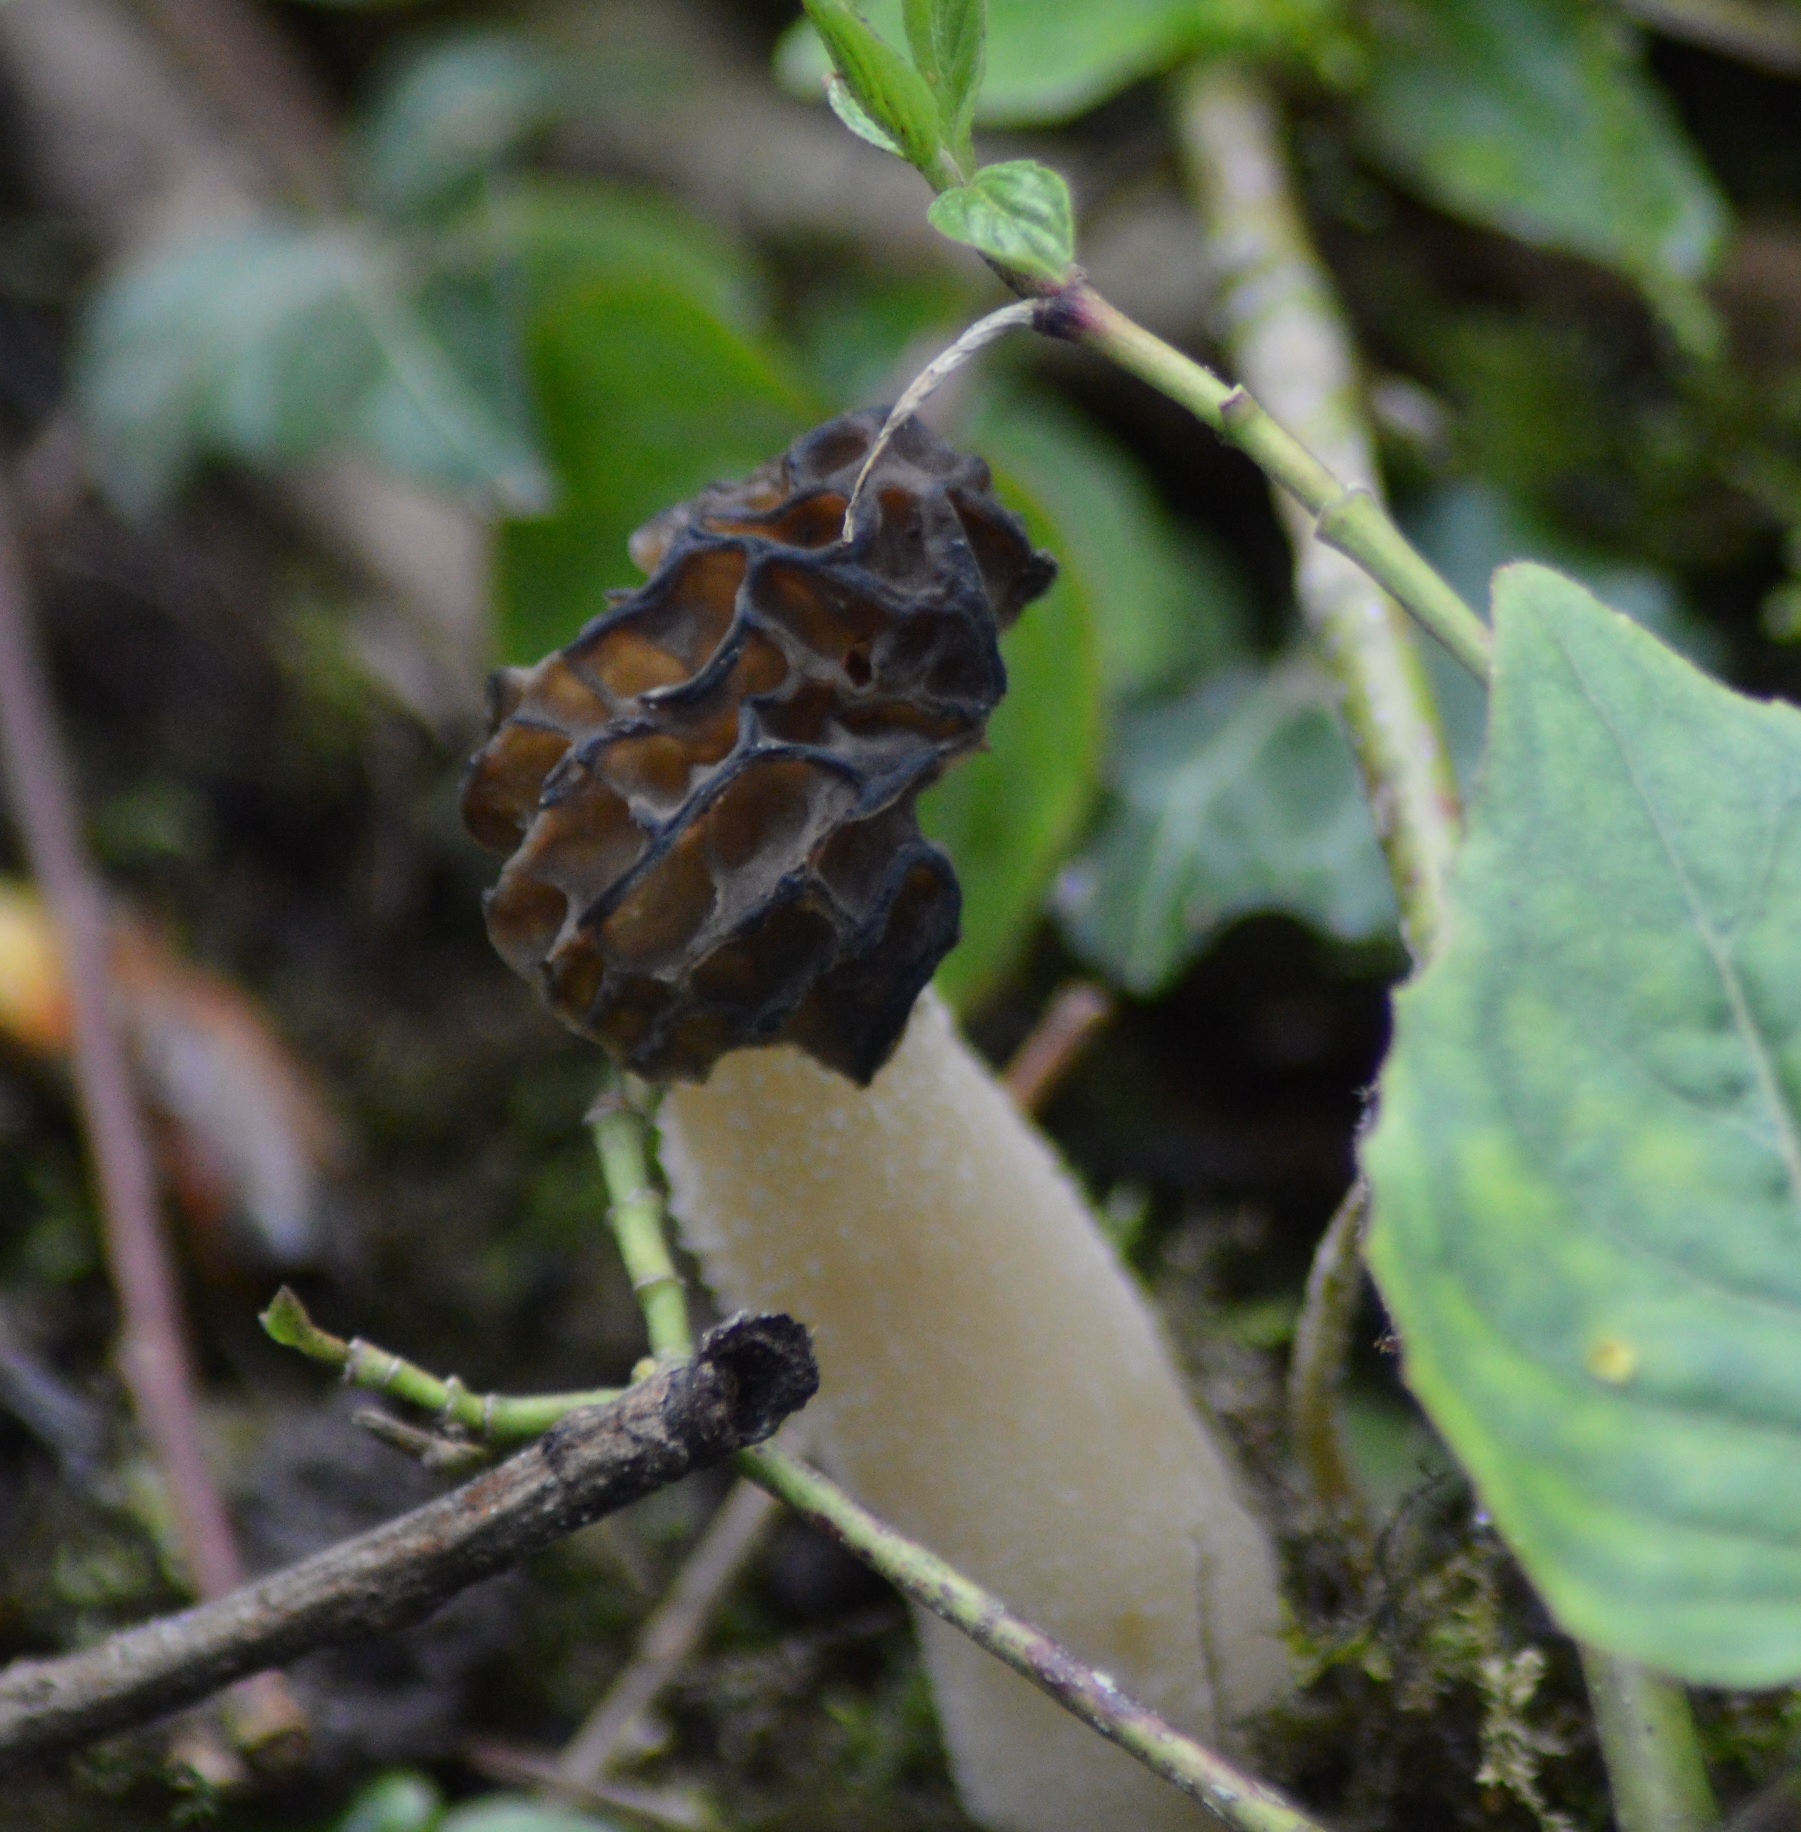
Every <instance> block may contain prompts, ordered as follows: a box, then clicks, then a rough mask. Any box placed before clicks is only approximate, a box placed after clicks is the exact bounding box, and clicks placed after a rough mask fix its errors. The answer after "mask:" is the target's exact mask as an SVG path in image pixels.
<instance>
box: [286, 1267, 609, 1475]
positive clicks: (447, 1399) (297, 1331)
mask: <svg viewBox="0 0 1801 1832" xmlns="http://www.w3.org/2000/svg"><path fill="white" fill-rule="evenodd" d="M261 1322H262V1326H263V1328H264V1329H265V1330H267V1331H268V1333H269V1334H270V1336H271V1337H273V1339H274V1340H275V1341H277V1342H279V1343H280V1344H281V1345H282V1347H283V1348H286V1349H295V1350H297V1351H298V1352H299V1353H300V1354H302V1355H305V1356H306V1357H307V1358H308V1359H309V1360H311V1361H317V1362H322V1363H323V1364H324V1365H325V1366H326V1367H329V1368H336V1369H337V1370H338V1373H339V1375H340V1376H341V1378H342V1379H343V1381H344V1384H345V1385H346V1386H349V1387H360V1388H361V1389H362V1390H363V1391H364V1392H365V1393H379V1394H381V1395H383V1396H384V1397H385V1398H388V1399H397V1400H401V1401H403V1402H404V1403H405V1404H406V1405H409V1406H417V1407H418V1408H419V1410H420V1411H421V1412H429V1413H430V1414H432V1416H433V1417H434V1418H436V1419H437V1420H438V1421H439V1422H440V1423H441V1424H444V1425H454V1426H456V1427H457V1428H458V1429H459V1430H461V1431H466V1432H468V1433H469V1434H470V1435H471V1436H473V1437H474V1438H476V1439H478V1440H479V1441H480V1442H482V1443H484V1444H520V1443H524V1442H526V1441H527V1440H528V1439H530V1438H535V1437H537V1436H538V1435H539V1434H540V1433H541V1432H545V1431H548V1430H549V1429H550V1428H551V1426H552V1425H554V1424H555V1423H556V1422H557V1421H558V1420H559V1419H561V1418H565V1417H567V1416H568V1415H569V1414H570V1413H571V1412H574V1411H576V1410H578V1409H579V1408H580V1407H583V1406H605V1405H608V1404H610V1403H611V1402H612V1401H613V1400H616V1399H617V1398H618V1397H619V1392H618V1390H617V1389H616V1388H609V1387H596V1388H594V1389H593V1390H591V1391H589V1392H584V1393H533V1394H527V1395H523V1396H514V1395H511V1394H504V1393H471V1392H470V1391H469V1389H468V1388H467V1387H465V1386H464V1385H463V1383H462V1382H461V1381H460V1380H458V1379H457V1377H456V1376H455V1375H454V1374H452V1375H450V1376H448V1377H447V1378H444V1379H440V1378H439V1377H438V1376H437V1375H435V1374H428V1373H427V1372H426V1371H425V1369H423V1368H422V1367H419V1366H418V1365H417V1364H416V1363H414V1362H411V1361H407V1360H404V1359H403V1358H402V1357H401V1356H399V1355H396V1354H393V1353H392V1352H391V1351H390V1350H388V1349H378V1348H374V1347H372V1346H371V1345H370V1344H369V1343H367V1342H364V1341H362V1340H361V1339H360V1338H358V1337H353V1338H352V1339H351V1340H350V1341H348V1342H346V1341H345V1340H344V1339H343V1338H342V1337H341V1336H334V1335H332V1334H331V1332H330V1331H329V1330H322V1329H321V1328H320V1327H319V1326H318V1324H316V1323H315V1322H314V1321H313V1320H312V1318H311V1317H309V1316H308V1315H307V1313H306V1307H305V1306H304V1305H303V1304H302V1303H301V1302H300V1300H299V1298H297V1297H296V1296H295V1295H294V1293H293V1292H292V1291H291V1290H290V1289H289V1288H288V1287H287V1286H286V1285H284V1286H282V1288H281V1290H279V1291H278V1292H277V1293H276V1294H275V1296H274V1297H273V1298H272V1299H271V1300H270V1302H269V1308H268V1309H267V1310H266V1311H264V1312H263V1314H262V1318H261Z"/></svg>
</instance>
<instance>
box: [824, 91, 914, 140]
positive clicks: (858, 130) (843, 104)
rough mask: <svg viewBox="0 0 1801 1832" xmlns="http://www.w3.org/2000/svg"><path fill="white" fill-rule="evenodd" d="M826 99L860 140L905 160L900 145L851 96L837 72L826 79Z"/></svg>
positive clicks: (834, 112) (839, 117) (833, 110)
mask: <svg viewBox="0 0 1801 1832" xmlns="http://www.w3.org/2000/svg"><path fill="white" fill-rule="evenodd" d="M825 99H826V101H827V103H828V104H829V105H830V107H831V110H832V113H833V114H835V115H836V116H837V117H838V119H839V120H840V121H842V122H843V123H844V125H845V126H846V127H848V128H849V129H850V130H851V132H852V133H853V134H855V135H856V136H857V138H858V139H859V140H864V141H867V142H868V143H869V145H871V146H873V147H877V148H879V149H880V150H881V151H882V152H884V153H892V154H893V155H894V156H895V158H896V159H905V158H906V156H907V155H906V154H905V153H904V152H903V151H902V150H901V148H900V147H899V145H897V144H896V142H895V141H894V140H893V139H892V138H891V137H890V136H889V135H887V134H885V133H884V132H883V131H882V130H881V128H879V127H877V126H876V124H875V123H874V122H873V121H872V120H870V118H869V116H868V115H866V114H865V113H864V112H863V110H862V109H861V108H860V107H859V106H858V104H857V98H856V97H855V96H854V95H852V94H851V90H850V84H849V83H847V82H846V81H845V80H844V78H843V77H841V76H840V75H839V74H838V72H837V71H836V70H834V71H832V72H831V73H830V74H829V75H828V76H827V77H826V79H825Z"/></svg>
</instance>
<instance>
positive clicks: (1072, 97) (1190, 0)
mask: <svg viewBox="0 0 1801 1832" xmlns="http://www.w3.org/2000/svg"><path fill="white" fill-rule="evenodd" d="M860 10H861V11H862V12H863V14H864V15H865V16H866V17H867V19H868V20H869V22H870V24H871V25H873V26H874V27H875V29H876V30H877V31H878V32H880V33H881V34H882V35H883V36H884V37H885V38H886V39H887V40H888V42H889V43H890V44H900V43H902V42H904V32H903V25H902V19H901V12H902V0H868V4H867V5H865V6H863V7H862V8H861V9H860ZM1340 12H1341V8H1340V6H1339V4H1338V0H1110V3H1109V4H1108V5H1105V6H1097V5H1095V4H1093V0H990V4H989V8H988V74H987V80H986V81H985V82H984V84H983V85H982V94H981V99H980V100H979V101H978V102H977V104H976V122H977V124H978V125H979V126H986V127H1024V126H1037V125H1042V124H1044V123H1046V122H1056V121H1068V120H1071V119H1073V118H1074V117H1075V116H1077V115H1079V114H1082V113H1084V112H1086V111H1087V110H1088V109H1090V108H1093V107H1094V106H1095V105H1096V104H1097V103H1099V102H1104V101H1106V100H1107V99H1108V97H1110V96H1112V95H1115V94H1117V93H1118V91H1119V90H1121V89H1123V88H1125V87H1126V85H1127V84H1129V83H1134V82H1137V81H1139V80H1140V79H1141V78H1143V77H1147V76H1154V75H1156V74H1157V73H1158V72H1159V71H1162V70H1167V69H1168V68H1169V67H1170V65H1171V64H1173V63H1174V62H1176V61H1177V60H1178V59H1180V58H1183V57H1188V56H1192V55H1194V54H1196V53H1208V54H1214V55H1218V54H1221V53H1227V54H1246V55H1253V56H1256V55H1269V54H1272V53H1273V54H1277V55H1281V54H1292V53H1296V52H1306V51H1310V50H1316V49H1320V48H1323V47H1326V46H1328V45H1331V44H1333V43H1334V42H1336V40H1337V38H1338V35H1339V33H1340V32H1341V31H1342V27H1341V25H1340ZM776 68H777V71H778V73H779V74H780V76H781V78H782V80H783V81H784V82H785V83H786V84H787V85H788V87H789V88H790V89H792V90H793V91H794V92H795V93H796V94H800V95H817V94H818V93H819V90H820V85H821V83H822V82H823V81H824V80H825V75H826V71H827V68H828V65H827V62H826V58H825V52H824V49H823V47H822V46H821V45H820V43H819V40H818V38H817V36H816V35H815V34H814V32H813V31H812V29H811V28H810V27H809V26H805V25H802V24H796V25H795V26H794V27H793V28H792V29H791V31H790V32H789V34H788V35H787V37H786V38H785V39H784V40H783V42H782V46H781V49H780V51H779V53H778V54H777V60H776Z"/></svg>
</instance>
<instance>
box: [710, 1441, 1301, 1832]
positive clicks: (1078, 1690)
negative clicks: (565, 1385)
mask: <svg viewBox="0 0 1801 1832" xmlns="http://www.w3.org/2000/svg"><path fill="white" fill-rule="evenodd" d="M737 1466H738V1468H739V1469H740V1470H741V1471H742V1472H743V1473H744V1474H745V1475H747V1476H749V1477H750V1479H751V1480H752V1481H753V1482H757V1483H761V1484H762V1485H763V1487H765V1488H767V1489H768V1490H769V1492H770V1493H771V1494H772V1495H777V1496H779V1497H780V1498H781V1499H782V1500H783V1501H785V1502H786V1503H787V1504H788V1506H789V1507H790V1508H792V1509H793V1510H794V1512H795V1513H796V1514H798V1515H799V1516H800V1517H801V1519H802V1520H804V1521H806V1523H807V1524H808V1525H809V1526H810V1527H813V1528H814V1529H815V1530H816V1531H818V1532H820V1533H823V1534H824V1535H825V1536H826V1537H827V1538H828V1539H831V1540H835V1541H836V1542H837V1543H838V1544H839V1545H841V1546H843V1547H844V1549H845V1550H846V1551H847V1552H849V1553H850V1554H851V1555H852V1556H853V1557H855V1558H858V1559H861V1560H862V1562H863V1563H864V1564H866V1565H868V1566H869V1567H870V1568H871V1570H873V1571H877V1572H880V1573H881V1575H882V1576H883V1577H885V1578H886V1579H887V1580H888V1581H889V1583H891V1584H892V1585H894V1587H895V1588H896V1589H897V1590H899V1591H900V1592H901V1593H902V1595H903V1596H907V1597H910V1598H911V1599H912V1600H913V1601H914V1602H915V1603H918V1604H919V1605H921V1607H923V1608H925V1609H929V1610H930V1611H931V1612H932V1613H933V1614H934V1615H935V1616H940V1617H942V1618H943V1619H944V1620H945V1621H946V1622H948V1623H949V1624H950V1625H951V1626H952V1627H953V1628H956V1629H961V1630H962V1632H963V1633H964V1634H966V1635H967V1636H969V1638H970V1639H971V1640H972V1641H974V1642H975V1643H976V1644H977V1645H978V1646H980V1647H984V1648H986V1649H987V1650H988V1652H989V1653H991V1654H993V1655H994V1656H996V1658H997V1659H1000V1660H1002V1661H1004V1662H1005V1663H1006V1664H1007V1665H1008V1666H1010V1667H1011V1668H1012V1669H1013V1671H1014V1672H1016V1673H1018V1674H1021V1675H1022V1676H1023V1677H1024V1678H1026V1679H1029V1680H1030V1681H1031V1682H1032V1684H1033V1685H1035V1686H1037V1687H1038V1689H1039V1690H1040V1691H1041V1692H1044V1693H1046V1694H1048V1695H1049V1696H1050V1697H1051V1698H1054V1699H1055V1700H1056V1701H1057V1703H1058V1704H1060V1705H1061V1706H1062V1707H1063V1708H1064V1710H1065V1711H1068V1712H1071V1713H1073V1714H1074V1715H1075V1716H1076V1717H1079V1718H1080V1719H1081V1720H1082V1722H1083V1723H1085V1724H1087V1725H1088V1726H1089V1728H1090V1729H1092V1730H1097V1731H1099V1732H1100V1734H1101V1735H1102V1736H1104V1737H1106V1738H1107V1739H1108V1740H1109V1741H1110V1742H1114V1743H1117V1744H1118V1745H1119V1746H1120V1748H1121V1749H1124V1750H1126V1751H1127V1752H1129V1753H1130V1754H1131V1755H1134V1756H1136V1757H1137V1758H1138V1760H1139V1761H1140V1762H1142V1763H1143V1764H1144V1765H1145V1766H1146V1767H1147V1768H1149V1769H1151V1770H1152V1771H1153V1772H1154V1773H1156V1774H1159V1775H1161V1776H1162V1777H1163V1778H1164V1780H1165V1781H1168V1782H1171V1783H1173V1784H1174V1785H1175V1786H1176V1787H1178V1788H1180V1789H1181V1790H1182V1792H1183V1793H1185V1794H1187V1795H1189V1796H1190V1797H1191V1798H1192V1799H1195V1800H1198V1801H1200V1802H1201V1804H1202V1805H1203V1806H1205V1807H1207V1808H1209V1809H1210V1810H1211V1811H1212V1812H1213V1813H1215V1814H1216V1815H1217V1816H1218V1817H1219V1818H1221V1819H1223V1820H1224V1821H1225V1822H1226V1824H1227V1825H1229V1826H1233V1827H1236V1828H1238V1832H1321V1828H1320V1826H1319V1823H1318V1822H1317V1821H1316V1820H1313V1819H1311V1818H1309V1817H1308V1815H1307V1814H1305V1813H1304V1812H1302V1811H1301V1809H1300V1808H1299V1807H1297V1806H1295V1805H1294V1804H1293V1802H1292V1801H1290V1800H1288V1799H1287V1798H1286V1797H1285V1796H1283V1795H1282V1794H1280V1793H1279V1792H1278V1791H1277V1790H1276V1789H1275V1788H1273V1787H1270V1786H1269V1785H1268V1784H1267V1783H1266V1782H1262V1781H1259V1780H1258V1779H1257V1778H1256V1777H1255V1776H1253V1775H1247V1774H1246V1773H1245V1772H1244V1771H1243V1770H1242V1769H1239V1768H1236V1767H1234V1766H1233V1764H1232V1763H1230V1762H1228V1761H1227V1760H1226V1759H1225V1758H1224V1757H1223V1756H1220V1755H1217V1754H1215V1752H1214V1751H1212V1750H1210V1749H1208V1748H1206V1747H1205V1745H1203V1744H1200V1743H1197V1742H1196V1741H1195V1740H1194V1739H1193V1738H1192V1737H1188V1736H1184V1735H1183V1734H1182V1733H1181V1732H1180V1731H1179V1730H1176V1729H1175V1728H1173V1727H1172V1726H1171V1725H1169V1724H1167V1723H1165V1722H1164V1721H1163V1719H1162V1718H1160V1717H1158V1716H1157V1714H1156V1713H1155V1712H1153V1711H1150V1710H1148V1709H1147V1708H1146V1707H1145V1706H1143V1705H1140V1704H1138V1703H1137V1702H1136V1701H1135V1700H1133V1699H1130V1698H1128V1697H1127V1696H1126V1694H1125V1693H1124V1692H1122V1691H1121V1690H1120V1688H1119V1687H1118V1686H1117V1685H1115V1684H1114V1682H1113V1681H1112V1680H1111V1679H1109V1678H1108V1677H1107V1675H1106V1674H1105V1673H1101V1672H1097V1671H1096V1670H1095V1669H1094V1668H1093V1667H1091V1666H1089V1665H1088V1664H1087V1663H1086V1662H1084V1661H1081V1660H1078V1659H1077V1658H1076V1656H1075V1655H1074V1654H1072V1653H1070V1652H1069V1650H1068V1649H1067V1648H1064V1647H1061V1646H1059V1645H1058V1643H1056V1642H1055V1641H1053V1640H1052V1639H1051V1638H1050V1636H1049V1635H1047V1634H1045V1633H1044V1632H1043V1631H1042V1630H1040V1629H1036V1628H1034V1627H1032V1625H1031V1624H1030V1623H1029V1622H1026V1621H1023V1620H1022V1619H1021V1618H1020V1617H1018V1616H1016V1615H1014V1614H1012V1612H1011V1611H1009V1610H1008V1608H1007V1607H1006V1605H1005V1604H1004V1603H1002V1601H1001V1600H1000V1598H999V1597H997V1596H995V1595H994V1594H993V1592H991V1591H987V1590H984V1589H983V1588H982V1587H981V1586H980V1585H979V1584H976V1583H974V1582H973V1581H972V1580H970V1579H969V1578H966V1577H964V1576H963V1575H962V1573H961V1572H958V1571H955V1570H953V1569H952V1568H951V1567H950V1566H949V1565H947V1564H945V1562H944V1561H943V1560H942V1559H940V1558H938V1557H936V1556H935V1555H934V1554H932V1553H930V1552H928V1551H927V1550H926V1549H925V1547H923V1546H921V1545H917V1544H915V1543H914V1542H913V1541H912V1540H909V1539H907V1538H905V1537H904V1536H903V1535H902V1534H899V1533H897V1532H895V1530H894V1529H893V1528H892V1527H889V1526H887V1525H885V1524H884V1523H883V1522H882V1521H880V1520H878V1519H877V1518H876V1517H875V1515H873V1514H872V1513H870V1512H869V1510H868V1509H867V1508H865V1507H862V1506H861V1505H860V1504H859V1503H857V1502H855V1501H853V1500H852V1499H851V1498H850V1496H848V1495H847V1494H845V1492H844V1491H843V1490H842V1489H841V1488H839V1487H837V1486H836V1484H834V1483H831V1482H828V1481H827V1480H826V1478H825V1477H824V1476H822V1475H820V1474H819V1473H818V1472H817V1471H815V1470H811V1469H809V1468H808V1467H807V1466H806V1465H805V1464H804V1463H801V1462H799V1461H798V1460H797V1459H795V1458H793V1457H790V1456H788V1455H787V1454H786V1453H785V1452H783V1451H779V1450H774V1449H767V1448H766V1449H761V1450H747V1451H743V1452H740V1454H739V1456H738V1458H737Z"/></svg>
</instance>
